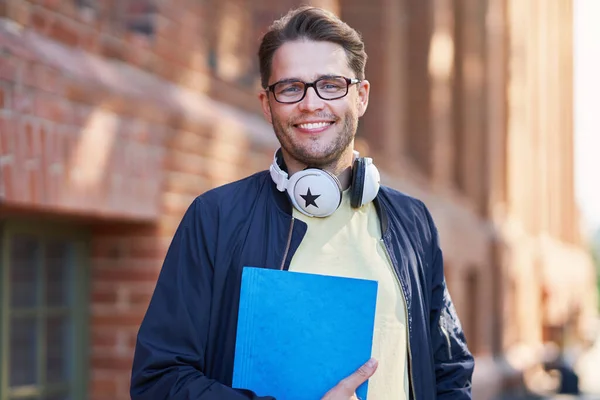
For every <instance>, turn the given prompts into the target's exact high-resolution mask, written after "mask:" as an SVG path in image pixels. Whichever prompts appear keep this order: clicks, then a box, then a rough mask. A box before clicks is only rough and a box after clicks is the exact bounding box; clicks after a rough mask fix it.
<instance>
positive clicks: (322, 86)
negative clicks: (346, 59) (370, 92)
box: [266, 76, 361, 104]
mask: <svg viewBox="0 0 600 400" xmlns="http://www.w3.org/2000/svg"><path fill="white" fill-rule="evenodd" d="M360 82H361V80H360V79H356V78H345V77H343V76H324V77H321V78H319V79H317V80H316V81H314V82H303V81H300V80H297V79H284V80H282V81H279V82H275V83H274V84H272V85H270V86H268V87H267V89H266V90H267V91H269V92H271V93H273V97H275V101H277V102H278V103H284V104H293V103H298V102H300V101H302V99H304V97H305V96H306V92H307V91H308V88H309V87H312V88H313V89H315V93H316V94H317V96H319V97H320V98H322V99H323V100H336V99H341V98H342V97H344V96H346V95H347V94H348V88H349V87H350V85H355V84H357V83H360Z"/></svg>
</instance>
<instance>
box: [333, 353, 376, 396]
mask: <svg viewBox="0 0 600 400" xmlns="http://www.w3.org/2000/svg"><path fill="white" fill-rule="evenodd" d="M377 365H378V362H377V360H375V359H374V358H371V359H370V360H369V361H367V362H366V363H365V364H363V365H362V366H361V367H360V368H359V369H357V370H356V371H354V372H353V373H352V375H349V376H348V377H346V378H344V380H342V381H341V382H340V383H341V384H342V385H343V386H344V387H345V388H348V389H350V390H352V391H353V392H354V391H356V388H358V387H359V386H360V385H362V384H363V383H364V382H365V381H366V380H367V379H369V378H370V377H371V376H373V374H374V373H375V370H377Z"/></svg>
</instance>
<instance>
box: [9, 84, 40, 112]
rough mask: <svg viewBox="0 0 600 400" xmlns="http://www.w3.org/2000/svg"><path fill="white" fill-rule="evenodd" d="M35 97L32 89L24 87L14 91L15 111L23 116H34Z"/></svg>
mask: <svg viewBox="0 0 600 400" xmlns="http://www.w3.org/2000/svg"><path fill="white" fill-rule="evenodd" d="M34 101H35V96H34V92H33V90H31V89H26V88H24V87H21V88H17V89H15V90H14V91H13V102H12V104H13V111H15V112H18V113H22V114H32V113H33V109H34Z"/></svg>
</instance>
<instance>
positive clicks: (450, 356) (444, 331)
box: [440, 321, 452, 359]
mask: <svg viewBox="0 0 600 400" xmlns="http://www.w3.org/2000/svg"><path fill="white" fill-rule="evenodd" d="M440 329H441V330H442V332H443V333H444V336H446V341H447V342H448V359H452V343H451V342H450V334H449V333H448V330H447V329H446V328H444V326H443V325H442V321H440Z"/></svg>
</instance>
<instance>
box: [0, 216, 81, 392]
mask: <svg viewBox="0 0 600 400" xmlns="http://www.w3.org/2000/svg"><path fill="white" fill-rule="evenodd" d="M0 232H1V236H0V245H1V246H0V248H1V249H2V250H1V252H0V296H1V297H0V299H1V301H0V362H1V366H2V368H1V369H0V371H1V374H0V400H14V399H31V400H34V399H35V400H75V399H82V398H85V390H86V387H85V386H86V385H85V381H86V378H87V377H86V373H85V372H86V370H87V369H86V368H85V366H84V362H85V360H86V356H85V354H86V346H85V344H84V343H86V338H87V336H88V335H87V331H86V326H87V323H86V321H85V316H86V313H87V304H88V301H87V299H86V293H87V291H88V290H87V281H88V279H87V278H86V276H87V275H86V270H85V268H84V267H85V265H84V263H83V261H84V257H85V255H84V251H85V241H84V240H83V239H81V235H79V237H78V236H75V235H73V234H69V233H66V232H57V231H56V228H54V229H53V230H48V231H40V230H37V229H35V230H33V229H27V228H25V227H18V226H12V225H6V226H5V227H4V228H3V229H2V230H1V231H0Z"/></svg>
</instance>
